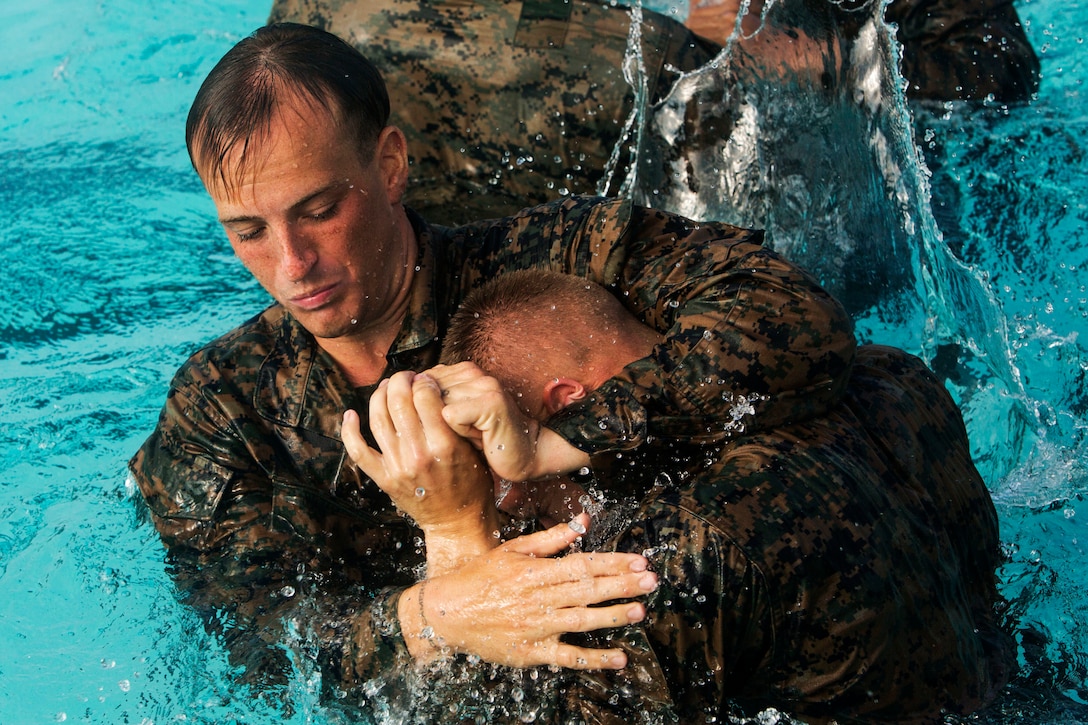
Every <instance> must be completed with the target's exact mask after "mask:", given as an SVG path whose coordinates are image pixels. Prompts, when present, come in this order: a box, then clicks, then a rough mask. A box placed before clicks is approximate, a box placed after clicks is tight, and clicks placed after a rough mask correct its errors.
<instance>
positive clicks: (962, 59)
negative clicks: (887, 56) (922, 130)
mask: <svg viewBox="0 0 1088 725" xmlns="http://www.w3.org/2000/svg"><path fill="white" fill-rule="evenodd" d="M884 17H885V19H886V20H888V22H892V23H895V24H896V26H897V28H896V38H897V39H898V40H899V42H900V43H902V44H903V56H902V60H901V69H900V70H902V72H903V77H904V78H906V79H907V96H908V97H909V98H915V99H919V100H931V101H952V100H983V99H986V98H987V97H989V98H991V99H992V100H995V101H998V102H1000V103H1011V102H1016V101H1027V100H1030V99H1031V96H1032V94H1034V93H1035V91H1036V90H1037V89H1038V87H1039V59H1038V57H1037V56H1036V55H1035V51H1034V49H1033V48H1032V47H1031V42H1030V41H1029V40H1028V37H1027V34H1026V33H1025V32H1024V27H1023V25H1022V24H1021V22H1020V17H1019V15H1017V13H1016V7H1015V6H1014V4H1013V2H1012V0H893V2H891V3H889V4H888V6H887V8H886V9H885V11H884Z"/></svg>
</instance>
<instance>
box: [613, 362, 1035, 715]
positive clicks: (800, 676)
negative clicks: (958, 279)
mask: <svg viewBox="0 0 1088 725" xmlns="http://www.w3.org/2000/svg"><path fill="white" fill-rule="evenodd" d="M607 458H608V457H598V460H595V461H594V464H595V471H596V473H597V475H598V480H602V477H603V480H607V481H609V482H610V483H614V484H616V485H614V486H613V490H614V489H616V488H622V487H623V486H624V485H631V486H633V489H634V490H635V491H638V490H640V489H642V488H643V487H644V486H645V485H646V483H647V479H648V478H654V477H657V479H658V483H659V485H658V487H657V489H656V490H655V492H654V493H653V494H652V495H651V496H650V497H649V498H648V499H647V501H646V503H644V505H643V508H642V510H641V511H639V513H638V515H637V516H635V523H634V524H633V525H632V526H629V527H627V528H626V529H624V530H623V531H622V532H621V533H619V534H618V535H616V536H615V537H614V538H613V539H612V540H611V542H610V543H608V544H606V545H605V546H606V548H615V549H619V550H624V551H643V552H646V554H647V556H648V557H649V559H650V560H651V562H652V566H653V568H654V569H655V570H656V571H657V572H658V573H659V575H660V577H661V580H660V581H661V584H660V586H659V588H658V590H657V591H655V592H654V593H653V594H651V595H650V597H649V600H648V602H647V603H648V605H649V608H650V617H649V618H648V619H647V620H646V622H644V623H642V625H641V626H640V627H638V628H637V629H638V630H640V633H639V636H643V635H644V636H647V637H648V638H649V641H650V645H651V650H652V651H650V652H645V653H642V654H639V653H638V649H637V648H634V649H633V650H631V651H632V660H633V662H635V663H636V665H635V666H636V667H638V668H641V669H642V670H643V671H651V670H653V668H654V667H660V669H661V670H662V671H663V672H664V675H665V677H666V678H667V680H668V682H669V683H670V685H671V687H672V693H671V694H672V700H673V702H674V704H675V707H676V712H677V714H678V715H679V721H680V722H717V721H720V720H718V719H713V718H721V717H722V716H723V711H722V708H723V703H728V702H730V701H731V702H732V703H733V705H734V706H744V705H747V706H749V707H750V708H751V710H753V711H754V710H760V709H762V708H766V707H770V706H775V707H777V708H779V709H784V710H786V711H788V712H790V713H791V714H792V715H795V716H800V717H802V718H803V719H804V720H805V721H806V722H811V723H817V722H824V721H826V720H827V719H829V718H833V719H835V720H836V721H838V722H866V723H873V722H897V723H903V722H932V723H940V722H943V721H944V716H945V715H946V714H964V713H971V712H974V711H975V710H977V709H978V708H980V707H982V706H983V705H984V704H985V703H987V702H989V701H990V700H991V699H993V698H994V697H995V696H996V695H997V694H998V693H999V692H1000V690H1001V688H1002V687H1003V686H1004V684H1005V682H1006V679H1007V678H1008V676H1009V674H1010V673H1011V670H1012V668H1013V667H1014V665H1015V651H1014V647H1013V644H1012V640H1011V638H1010V637H1009V635H1008V634H1007V633H1005V632H1004V631H1003V630H1002V629H1001V627H1000V626H999V622H998V618H999V614H998V611H997V607H998V606H999V604H1000V599H999V595H998V591H997V578H996V568H997V566H998V565H999V564H1000V561H1001V554H1000V548H999V543H1000V542H999V539H998V526H997V514H996V511H995V509H994V506H993V503H992V501H991V499H990V496H989V492H988V491H987V489H986V486H985V484H984V483H983V481H982V479H981V477H980V476H979V474H978V472H977V470H976V469H975V467H974V465H973V463H972V462H971V457H970V451H969V445H968V439H967V433H966V430H965V428H964V425H963V421H962V418H961V417H960V414H959V411H958V410H957V408H956V406H955V404H954V403H953V401H952V399H951V397H950V396H949V395H948V393H947V392H946V391H945V389H944V388H943V386H942V385H941V383H940V382H939V381H938V380H937V379H936V377H935V376H934V375H933V374H932V373H931V372H930V371H929V370H928V369H927V368H926V367H925V366H924V365H923V364H922V362H921V361H920V360H918V359H917V358H914V357H912V356H910V355H907V354H906V353H903V352H902V351H899V350H895V349H892V348H883V347H873V346H867V347H862V348H860V349H859V351H858V355H857V359H856V362H855V366H854V372H853V375H852V377H851V380H850V385H849V386H848V388H847V393H846V396H845V398H844V400H843V402H842V404H840V405H839V406H837V407H836V408H835V409H833V410H832V411H831V412H830V413H829V414H827V415H825V416H820V417H818V418H814V419H811V420H809V421H807V422H803V423H796V424H792V425H785V426H782V427H780V428H777V429H775V430H769V431H763V432H760V433H756V434H754V435H749V436H744V437H742V438H740V439H737V440H736V441H733V442H730V443H728V444H726V445H725V446H724V447H723V448H721V449H712V448H706V447H703V448H694V447H688V448H675V447H669V446H666V447H661V446H657V445H654V444H651V445H649V446H646V447H644V448H643V449H641V450H640V451H639V452H638V457H637V459H636V460H631V456H625V457H624V458H621V459H613V460H607ZM605 528H606V530H607V528H608V527H607V525H606V527H605ZM630 629H631V630H634V629H636V628H630ZM647 661H649V663H647ZM602 676H603V677H606V678H607V677H614V676H615V675H612V674H611V673H605V674H603V675H602Z"/></svg>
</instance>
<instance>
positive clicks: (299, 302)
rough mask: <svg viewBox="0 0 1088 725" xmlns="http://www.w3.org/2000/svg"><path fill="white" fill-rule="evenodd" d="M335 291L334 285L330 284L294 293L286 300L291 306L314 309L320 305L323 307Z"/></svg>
mask: <svg viewBox="0 0 1088 725" xmlns="http://www.w3.org/2000/svg"><path fill="white" fill-rule="evenodd" d="M335 291H336V285H335V284H330V285H326V286H325V287H318V288H317V289H314V290H310V291H308V292H304V293H302V294H300V295H295V296H294V297H291V298H289V299H288V300H287V301H288V302H290V303H291V305H292V306H294V307H297V308H298V309H300V310H306V311H310V310H316V309H318V308H320V307H324V306H325V305H326V304H328V302H329V300H330V299H332V296H333V293H334V292H335Z"/></svg>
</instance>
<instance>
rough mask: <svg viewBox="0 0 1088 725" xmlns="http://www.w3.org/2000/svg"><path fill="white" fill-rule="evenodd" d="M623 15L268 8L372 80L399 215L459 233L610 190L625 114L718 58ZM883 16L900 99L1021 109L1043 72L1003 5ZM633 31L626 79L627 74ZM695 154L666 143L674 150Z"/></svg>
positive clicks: (565, 1)
mask: <svg viewBox="0 0 1088 725" xmlns="http://www.w3.org/2000/svg"><path fill="white" fill-rule="evenodd" d="M806 1H811V2H815V3H828V4H829V10H828V13H829V15H828V18H829V19H828V20H826V22H837V23H840V24H841V25H842V32H844V33H845V34H847V35H848V36H849V35H851V34H856V33H857V28H853V27H850V26H851V23H853V22H856V21H859V20H864V19H865V18H866V17H868V15H867V13H862V12H859V11H858V10H859V8H860V7H861V6H864V5H866V4H867V2H864V1H863V0H850V1H849V2H832V0H806ZM872 1H873V0H869V2H872ZM797 2H798V3H799V4H802V3H801V0H797ZM629 5H630V3H616V2H600V1H599V0H529V1H527V2H517V1H511V0H490V1H481V2H464V1H462V0H438V1H431V0H367V1H366V2H361V1H360V0H275V2H274V3H273V5H272V11H271V14H270V18H269V20H270V22H278V21H291V22H299V23H305V24H308V25H314V26H317V27H320V28H323V29H325V30H328V31H329V32H332V33H334V34H336V35H339V36H340V37H342V38H344V39H346V40H348V41H349V42H350V43H352V44H353V45H354V46H355V47H356V48H358V49H359V50H360V52H362V54H363V55H365V56H366V57H367V58H368V59H369V60H371V61H372V62H373V63H374V64H375V65H377V66H378V68H379V69H380V70H381V72H382V75H383V76H384V78H385V80H386V83H387V84H388V87H389V91H390V96H391V97H392V98H393V99H394V103H393V109H392V116H391V119H390V122H391V123H392V124H393V125H395V126H398V127H399V128H400V129H401V130H403V131H404V133H405V134H406V135H407V137H408V149H409V152H410V154H411V161H412V167H411V171H410V173H411V176H410V183H409V187H408V188H409V192H408V203H409V205H410V206H412V207H413V208H415V209H416V210H417V211H419V212H420V213H422V214H423V216H424V217H425V218H426V219H428V220H430V221H432V222H436V223H441V224H461V223H466V222H469V221H472V220H475V219H480V218H484V217H492V216H504V215H507V214H512V213H514V212H515V211H517V210H519V209H521V208H523V207H525V206H528V205H532V204H536V203H544V202H547V201H551V200H553V199H555V198H557V197H559V196H562V195H564V194H566V193H574V194H594V193H606V194H614V193H618V192H619V191H620V189H619V188H618V184H619V183H621V181H622V180H623V179H624V178H625V177H626V175H627V171H628V165H629V163H630V161H631V160H632V158H633V155H634V153H635V149H636V146H637V143H638V140H637V133H636V132H635V128H634V127H632V126H629V125H628V124H630V123H632V122H633V121H634V118H633V114H634V113H635V112H636V111H644V110H645V109H646V108H649V107H651V106H652V105H653V104H655V103H657V102H659V101H661V100H662V99H664V98H665V97H666V96H667V95H668V93H669V90H670V89H671V87H672V85H673V83H674V82H675V81H676V80H677V78H679V76H680V73H681V72H689V71H693V70H695V69H697V68H700V67H702V66H704V65H706V64H707V63H709V62H710V61H712V60H714V59H715V58H716V57H717V56H718V55H719V53H720V52H721V50H722V47H721V46H720V45H719V44H717V43H715V42H713V41H711V40H708V39H706V38H703V37H701V36H699V35H696V34H694V33H693V32H691V31H690V30H689V29H687V28H686V27H685V26H684V25H682V24H681V23H679V22H677V21H676V20H674V19H672V18H668V17H665V16H663V15H660V14H658V13H654V12H652V11H649V10H643V11H642V16H641V17H642V19H643V20H642V23H641V24H639V25H638V26H637V28H632V13H631V10H630V7H629ZM796 15H797V22H798V23H802V20H801V19H800V18H801V17H803V16H804V17H807V16H805V12H804V11H803V10H798V11H797V13H796ZM885 17H886V18H887V19H888V20H889V21H891V22H894V23H896V24H897V26H898V30H897V37H898V39H899V41H900V42H901V43H902V44H903V54H902V55H903V57H902V71H903V75H904V76H905V77H906V78H907V79H908V81H909V85H908V95H909V96H911V97H915V98H919V99H931V100H955V99H982V98H986V97H987V96H993V98H994V99H995V100H997V101H1002V102H1010V101H1024V100H1027V99H1029V98H1030V96H1031V94H1032V93H1034V91H1035V90H1036V88H1037V86H1038V75H1039V62H1038V59H1037V58H1036V57H1035V54H1034V52H1033V50H1032V48H1031V44H1030V43H1029V41H1028V39H1027V37H1026V35H1025V33H1024V30H1023V28H1022V27H1021V24H1020V20H1019V17H1018V16H1017V14H1016V10H1015V8H1014V7H1013V3H1012V2H1011V0H894V1H893V2H891V3H890V4H889V5H888V7H887V9H886V16H885ZM633 30H637V34H638V36H639V37H640V38H641V43H640V45H639V46H638V47H639V49H640V52H641V62H640V64H639V65H638V66H637V71H636V69H635V66H632V65H629V64H627V62H626V60H625V59H626V53H627V48H628V44H629V38H630V37H631V36H632V31H633ZM802 31H804V29H802ZM817 35H818V36H820V37H822V35H821V34H820V33H817ZM728 62H732V61H728ZM625 72H630V73H631V78H632V81H631V82H629V81H628V80H625V77H624V74H625ZM636 88H637V93H636ZM727 90H728V89H723V92H725V91H727ZM704 113H705V111H700V110H699V109H696V108H689V109H688V115H689V116H691V115H693V114H694V115H695V116H699V115H701V114H704ZM689 120H691V119H689ZM730 124H731V120H730V119H729V118H728V117H723V118H722V119H721V123H720V124H717V126H713V127H710V128H700V127H698V126H693V127H692V129H687V130H686V131H685V134H689V135H690V134H692V133H701V134H717V135H719V136H721V135H723V134H727V133H728V132H729V127H730ZM693 143H697V140H696V139H688V138H681V139H679V140H678V144H679V146H680V148H681V151H682V149H683V147H684V146H685V144H693ZM609 170H611V172H612V173H610V174H608V173H607V172H608V171H609ZM606 175H607V176H608V179H607V181H605V177H606ZM601 187H604V188H601Z"/></svg>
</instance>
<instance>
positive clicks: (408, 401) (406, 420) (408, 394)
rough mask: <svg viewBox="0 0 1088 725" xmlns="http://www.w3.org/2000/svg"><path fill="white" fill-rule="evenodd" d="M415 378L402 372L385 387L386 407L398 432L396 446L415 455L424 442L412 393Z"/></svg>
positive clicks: (394, 376) (407, 372) (421, 426)
mask: <svg viewBox="0 0 1088 725" xmlns="http://www.w3.org/2000/svg"><path fill="white" fill-rule="evenodd" d="M415 376H416V375H415V373H413V372H411V371H401V372H399V373H397V374H395V375H393V376H392V377H391V378H389V384H388V385H386V387H385V395H386V399H387V403H386V407H387V409H388V411H389V419H390V420H391V421H392V424H393V428H394V429H395V432H396V433H395V435H396V438H395V441H396V444H397V445H398V446H400V447H401V449H402V450H404V451H408V452H410V453H411V454H413V455H414V454H418V453H420V450H419V449H420V447H421V445H422V443H423V441H424V434H423V424H422V423H421V422H420V420H419V411H417V410H416V405H415V395H414V393H413V391H412V388H413V381H414V380H415ZM390 442H391V443H392V442H393V441H390Z"/></svg>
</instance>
